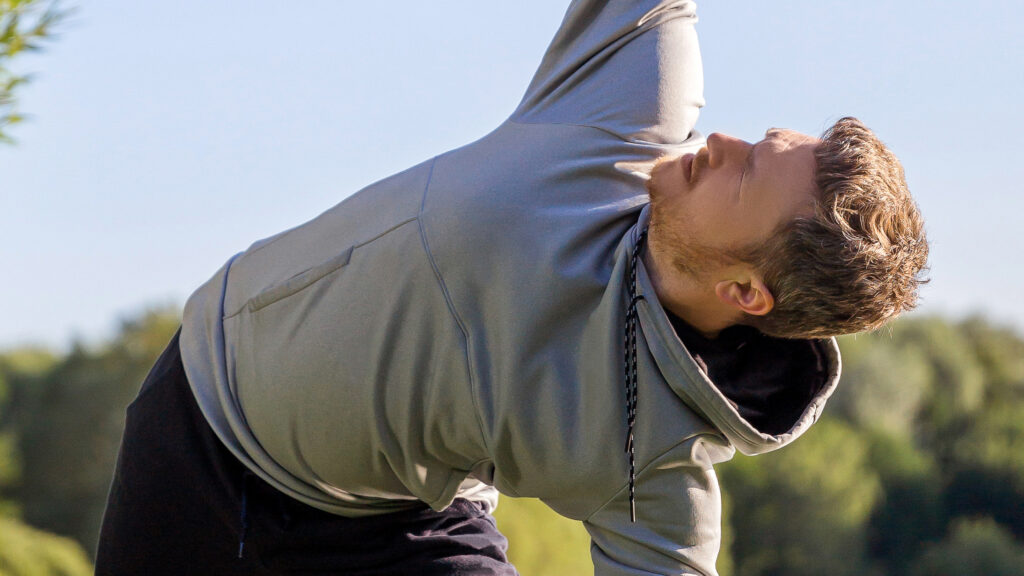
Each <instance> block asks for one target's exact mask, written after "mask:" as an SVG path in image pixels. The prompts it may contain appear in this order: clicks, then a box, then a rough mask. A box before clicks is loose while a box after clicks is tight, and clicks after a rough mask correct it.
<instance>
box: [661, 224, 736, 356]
mask: <svg viewBox="0 0 1024 576" xmlns="http://www.w3.org/2000/svg"><path fill="white" fill-rule="evenodd" d="M668 260H669V258H664V257H658V256H656V255H655V254H654V253H653V251H652V250H651V248H650V245H649V244H648V246H647V250H644V253H643V263H644V267H645V268H646V269H647V273H648V276H650V278H651V283H652V284H653V285H654V292H655V293H656V294H657V296H658V302H660V303H661V306H662V307H663V308H665V309H666V310H668V311H669V312H671V313H673V314H675V315H676V316H678V317H679V318H680V319H682V320H683V321H684V322H686V323H687V324H689V325H690V326H692V327H693V328H694V329H695V330H697V331H698V332H700V333H701V334H702V335H703V336H705V337H707V338H715V337H717V336H718V333H719V332H721V331H722V330H724V329H726V328H728V327H729V326H732V325H734V324H736V323H737V318H736V317H735V316H734V315H733V314H731V313H730V310H729V309H728V308H726V307H725V305H724V304H722V302H721V301H720V300H719V299H718V297H717V296H716V295H715V292H714V290H713V288H712V285H711V283H710V282H701V281H700V280H699V279H697V278H695V277H693V276H692V275H690V274H685V273H680V272H679V271H678V270H672V269H671V267H672V263H671V262H670V261H668Z"/></svg>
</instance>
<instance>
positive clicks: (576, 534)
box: [494, 498, 594, 576]
mask: <svg viewBox="0 0 1024 576" xmlns="http://www.w3.org/2000/svg"><path fill="white" fill-rule="evenodd" d="M494 517H495V519H496V520H497V522H498V529H499V530H501V532H502V534H504V535H505V536H506V537H507V538H508V540H509V549H508V557H509V560H510V561H511V562H512V563H513V564H514V565H515V566H516V568H517V569H518V570H519V572H520V573H521V574H530V575H531V576H534V575H536V576H575V575H580V576H583V575H586V574H593V573H594V565H593V564H592V563H591V561H590V537H589V536H588V535H587V531H586V530H585V529H584V528H583V524H581V523H580V522H576V521H575V520H569V519H567V518H563V517H561V516H559V515H558V514H555V513H554V512H553V511H552V510H551V509H550V508H548V507H547V506H546V505H545V504H544V503H543V502H541V501H540V500H536V499H533V498H502V499H501V503H500V505H499V506H498V509H497V510H495V511H494Z"/></svg>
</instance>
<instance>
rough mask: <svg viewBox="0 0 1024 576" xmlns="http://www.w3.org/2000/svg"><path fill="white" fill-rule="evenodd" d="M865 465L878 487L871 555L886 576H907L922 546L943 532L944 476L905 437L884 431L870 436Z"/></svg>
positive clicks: (870, 543)
mask: <svg viewBox="0 0 1024 576" xmlns="http://www.w3.org/2000/svg"><path fill="white" fill-rule="evenodd" d="M868 463H869V466H870V467H871V469H873V470H874V471H875V472H876V473H877V474H878V476H879V479H880V480H881V484H882V496H881V498H880V499H879V501H878V503H877V505H876V506H875V509H874V510H873V511H872V514H871V519H870V521H869V524H868V533H869V536H868V547H869V550H870V553H871V556H872V557H873V558H875V559H876V560H877V561H878V562H879V563H880V564H882V565H883V566H884V567H885V568H886V571H887V573H889V574H894V575H895V574H908V573H909V572H910V568H911V566H913V562H914V559H916V558H917V557H918V556H919V555H920V554H921V551H922V549H923V547H924V546H925V545H927V544H929V543H934V542H937V541H939V540H941V539H942V536H943V534H944V532H945V528H946V518H945V508H944V501H943V488H944V483H943V479H942V475H941V474H939V471H938V469H937V466H936V465H935V462H934V461H933V460H932V458H931V457H930V456H929V455H927V454H925V453H923V452H920V451H919V450H917V449H916V448H915V447H914V446H913V444H912V443H911V440H910V439H909V438H907V437H904V436H895V435H890V434H886V433H884V432H875V433H873V434H872V435H871V437H870V444H869V448H868Z"/></svg>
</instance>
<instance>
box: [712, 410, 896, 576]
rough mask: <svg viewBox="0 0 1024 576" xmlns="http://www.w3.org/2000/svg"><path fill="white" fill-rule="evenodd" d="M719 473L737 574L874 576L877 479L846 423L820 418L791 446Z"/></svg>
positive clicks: (859, 438)
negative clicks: (870, 557)
mask: <svg viewBox="0 0 1024 576" xmlns="http://www.w3.org/2000/svg"><path fill="white" fill-rule="evenodd" d="M719 468H720V476H721V478H722V484H723V490H724V491H725V492H726V493H728V494H729V499H730V502H731V505H730V514H729V522H730V524H731V531H732V535H733V536H732V537H733V542H732V550H731V553H732V554H731V556H732V562H733V564H734V567H735V568H734V574H735V576H782V575H785V576H818V575H821V574H829V575H832V576H842V575H847V574H848V575H851V576H853V575H857V576H861V575H864V574H871V573H872V572H871V568H870V566H869V565H868V564H867V563H866V562H865V558H866V557H867V554H866V549H865V541H866V534H865V527H866V524H867V520H868V517H869V515H870V513H871V511H872V509H873V508H874V505H875V502H876V499H877V498H878V496H879V481H878V477H877V475H876V474H875V473H874V471H873V470H871V468H870V466H869V463H868V442H867V440H866V439H865V438H864V437H863V436H862V435H860V434H858V433H857V432H855V431H854V430H853V429H852V428H850V427H849V426H848V425H846V424H844V423H842V422H840V421H838V420H835V419H828V418H825V419H822V420H821V421H820V422H818V424H816V425H815V427H814V428H812V429H811V430H810V431H809V432H808V433H807V434H806V435H805V436H804V437H803V438H801V439H800V440H799V441H798V442H796V443H795V444H793V445H792V446H788V447H786V448H784V449H782V450H780V451H779V452H775V453H771V454H766V455H764V456H758V457H756V458H747V457H742V456H737V457H736V458H735V459H734V460H733V461H731V462H729V463H726V464H724V465H721V466H720V467H719Z"/></svg>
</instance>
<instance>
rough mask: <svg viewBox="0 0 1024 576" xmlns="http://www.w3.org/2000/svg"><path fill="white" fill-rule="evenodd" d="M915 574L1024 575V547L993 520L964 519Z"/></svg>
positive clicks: (935, 546)
mask: <svg viewBox="0 0 1024 576" xmlns="http://www.w3.org/2000/svg"><path fill="white" fill-rule="evenodd" d="M912 574H913V576H1024V547H1021V546H1020V545H1019V544H1017V543H1016V542H1014V540H1013V538H1012V537H1010V535H1009V534H1007V533H1006V531H1005V530H1003V529H1002V528H1000V526H999V525H998V524H996V523H995V522H993V521H992V520H990V519H981V520H962V521H959V522H957V523H956V524H955V525H954V526H953V530H952V533H951V534H950V536H949V538H947V539H946V540H945V541H943V542H942V543H939V544H933V545H932V546H930V547H929V548H928V550H926V551H925V553H924V554H923V555H922V556H921V558H920V559H919V560H918V561H917V562H916V566H915V567H914V571H913V572H912Z"/></svg>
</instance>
